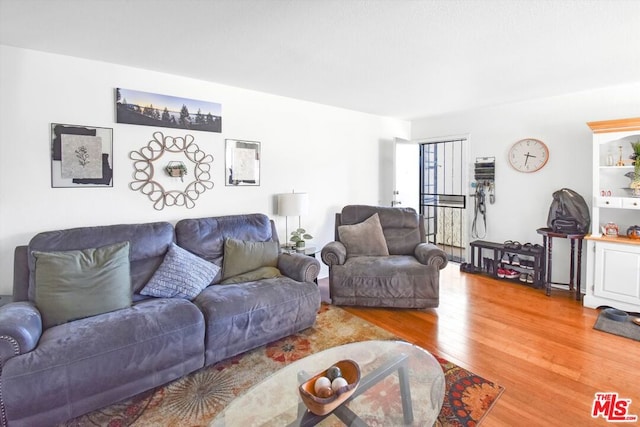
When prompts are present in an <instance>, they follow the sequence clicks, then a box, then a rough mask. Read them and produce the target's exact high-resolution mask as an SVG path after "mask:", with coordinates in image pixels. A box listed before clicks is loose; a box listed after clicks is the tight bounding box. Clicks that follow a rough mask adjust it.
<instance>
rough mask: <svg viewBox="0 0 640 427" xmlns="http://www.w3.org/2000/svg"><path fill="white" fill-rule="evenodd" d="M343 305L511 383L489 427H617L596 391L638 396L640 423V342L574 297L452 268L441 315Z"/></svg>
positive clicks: (445, 277) (635, 408)
mask: <svg viewBox="0 0 640 427" xmlns="http://www.w3.org/2000/svg"><path fill="white" fill-rule="evenodd" d="M320 285H321V289H322V288H325V289H326V288H327V287H328V279H321V281H320ZM325 295H326V294H325ZM342 308H344V309H345V310H347V311H349V312H350V313H353V314H355V315H357V316H359V317H361V318H363V319H365V320H367V321H369V322H371V323H374V324H376V325H379V326H381V327H383V328H385V329H387V330H389V331H391V332H393V333H395V334H397V335H398V336H399V337H401V338H403V339H404V340H406V341H409V342H412V343H414V344H416V345H419V346H421V347H423V348H425V349H427V350H428V351H430V352H432V353H436V354H438V355H440V356H442V357H444V358H446V359H448V360H450V361H452V362H454V363H456V364H458V365H460V366H462V367H464V368H467V369H469V370H470V371H472V372H474V373H476V374H478V375H481V376H483V377H485V378H487V379H489V380H491V381H493V382H496V383H497V384H499V385H501V386H503V387H504V388H505V391H504V393H503V394H502V396H501V397H500V398H499V399H498V401H497V403H496V404H495V406H494V407H493V409H492V410H491V411H490V412H489V414H488V416H487V417H486V418H485V420H484V422H483V426H485V427H486V426H510V427H511V426H586V425H610V424H608V423H607V422H605V420H604V419H603V418H602V417H600V418H598V419H593V418H592V417H591V408H592V404H593V399H594V394H595V393H596V392H617V393H618V394H619V397H620V398H625V399H631V405H630V410H629V413H630V414H633V415H638V416H639V417H640V342H637V341H633V340H630V339H627V338H623V337H619V336H615V335H611V334H607V333H604V332H601V331H597V330H595V329H593V324H594V323H595V321H596V318H597V315H598V311H597V310H593V309H589V308H584V307H583V306H582V305H581V303H580V302H578V301H575V300H574V299H573V298H572V297H571V296H570V295H569V293H568V292H567V291H562V290H554V291H552V295H551V296H550V297H547V296H545V295H544V291H542V290H538V289H533V288H529V287H527V286H524V285H520V284H518V283H513V282H507V281H502V280H499V279H492V278H489V277H487V276H483V275H474V274H466V273H460V272H459V270H458V265H457V264H452V263H450V264H449V265H448V266H447V267H446V268H445V269H444V270H443V271H442V272H441V276H440V306H439V307H438V308H436V309H429V310H400V309H379V308H360V307H342ZM623 425H624V424H623ZM626 425H629V424H628V423H627V424H626ZM632 425H636V424H633V423H632ZM638 425H640V423H638Z"/></svg>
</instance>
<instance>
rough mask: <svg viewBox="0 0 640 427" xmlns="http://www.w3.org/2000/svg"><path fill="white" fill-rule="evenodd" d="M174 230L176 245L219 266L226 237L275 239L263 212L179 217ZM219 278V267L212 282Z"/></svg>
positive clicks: (256, 239)
mask: <svg viewBox="0 0 640 427" xmlns="http://www.w3.org/2000/svg"><path fill="white" fill-rule="evenodd" d="M175 229H176V241H177V243H178V245H180V247H182V248H184V249H186V250H188V251H189V252H191V253H192V254H196V255H198V256H199V257H200V258H204V259H206V260H207V261H209V262H212V263H214V264H216V265H219V266H221V267H222V259H223V255H224V241H225V239H227V238H232V239H238V240H248V241H253V242H266V241H276V242H277V241H278V236H277V234H276V232H275V230H274V228H273V225H272V223H271V221H270V220H269V217H267V216H266V215H264V214H246V215H228V216H219V217H209V218H193V219H192V218H190V219H182V220H180V221H178V222H177V223H176V228H175ZM221 278H222V270H221V272H220V273H219V274H218V277H217V278H216V279H215V280H214V282H215V283H217V282H219V281H220V280H221Z"/></svg>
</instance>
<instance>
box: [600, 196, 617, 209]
mask: <svg viewBox="0 0 640 427" xmlns="http://www.w3.org/2000/svg"><path fill="white" fill-rule="evenodd" d="M622 199H623V198H622V197H597V198H596V203H597V204H598V207H601V208H621V207H622Z"/></svg>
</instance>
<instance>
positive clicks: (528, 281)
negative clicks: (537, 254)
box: [527, 273, 533, 284]
mask: <svg viewBox="0 0 640 427" xmlns="http://www.w3.org/2000/svg"><path fill="white" fill-rule="evenodd" d="M527 283H530V284H533V274H531V273H529V274H527Z"/></svg>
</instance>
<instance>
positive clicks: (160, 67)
mask: <svg viewBox="0 0 640 427" xmlns="http://www.w3.org/2000/svg"><path fill="white" fill-rule="evenodd" d="M0 44H4V45H9V46H16V47H22V48H27V49H35V50H41V51H46V52H53V53H59V54H63V55H70V56H76V57H83V58H89V59H94V60H100V61H106V62H111V63H116V64H123V65H129V66H133V67H138V68H144V69H150V70H156V71H162V72H167V73H171V74H177V75H182V76H188V77H194V78H197V79H202V80H207V81H212V82H217V83H223V84H227V85H231V86H237V87H242V88H247V89H253V90H257V91H261V92H266V93H272V94H277V95H282V96H287V97H293V98H298V99H304V100H308V101H312V102H317V103H322V104H328V105H333V106H338V107H342V108H347V109H352V110H358V111H364V112H368V113H372V114H377V115H383V116H391V117H398V118H404V119H412V118H417V117H425V116H431V115H438V114H443V113H448V112H452V111H461V110H468V109H472V108H478V107H483V106H489V105H497V104H502V103H506V102H514V101H521V100H526V99H532V98H538V97H545V96H553V95H561V94H565V93H570V92H577V91H581V90H589V89H595V88H600V87H607V86H613V85H618V84H626V83H631V82H638V81H640V1H638V0H368V1H363V0H234V1H229V0H0ZM0 60H1V58H0ZM176 95H179V94H176Z"/></svg>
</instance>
